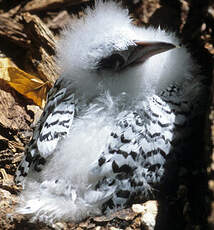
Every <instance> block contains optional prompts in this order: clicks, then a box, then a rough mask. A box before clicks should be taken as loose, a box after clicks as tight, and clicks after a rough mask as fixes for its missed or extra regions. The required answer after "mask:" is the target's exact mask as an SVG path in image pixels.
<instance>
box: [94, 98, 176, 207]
mask: <svg viewBox="0 0 214 230" xmlns="http://www.w3.org/2000/svg"><path fill="white" fill-rule="evenodd" d="M143 103H144V102H143ZM173 122H174V114H173V112H172V111H171V109H170V107H169V106H167V104H166V103H165V102H164V101H162V100H161V99H160V98H158V97H152V98H150V99H149V102H145V103H144V104H143V106H142V109H140V110H139V111H136V112H131V111H130V112H128V113H127V114H124V115H123V116H122V117H121V118H120V119H119V120H118V122H117V124H116V127H115V128H114V130H113V132H112V133H111V137H110V138H109V142H108V143H107V147H106V149H105V150H104V151H103V153H102V154H101V156H100V158H99V159H98V161H97V162H96V163H94V165H93V166H94V167H92V170H91V173H92V175H99V178H98V180H97V181H98V183H97V185H96V189H98V190H101V191H106V190H108V191H109V190H111V191H112V199H110V200H109V201H108V203H106V207H104V209H106V208H107V206H108V207H117V206H118V205H125V202H126V201H127V199H132V196H135V194H136V193H137V192H139V193H140V194H143V195H144V197H147V196H148V195H151V194H150V192H151V188H152V187H153V185H154V184H156V183H158V182H160V178H161V177H162V175H163V173H164V164H165V161H166V156H167V155H168V154H169V152H170V150H171V144H170V141H171V139H172V130H173V128H174V123H173ZM104 206H105V205H104Z"/></svg>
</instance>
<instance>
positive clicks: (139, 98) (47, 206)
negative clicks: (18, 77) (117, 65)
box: [16, 1, 204, 223]
mask: <svg viewBox="0 0 214 230" xmlns="http://www.w3.org/2000/svg"><path fill="white" fill-rule="evenodd" d="M86 14H87V16H86V17H85V18H84V19H80V20H79V21H78V22H77V24H75V25H70V26H69V27H68V28H67V29H66V30H65V31H64V34H63V36H62V39H61V42H60V43H59V45H58V51H57V63H58V64H59V66H60V67H61V76H60V77H59V79H58V80H57V81H56V83H55V85H54V87H53V88H52V89H51V91H50V92H49V94H48V100H47V104H46V107H45V109H44V112H43V114H42V116H41V118H40V121H39V123H38V125H37V127H36V129H35V131H34V135H33V137H32V140H31V141H30V143H29V145H28V146H27V147H26V154H25V156H24V158H23V160H22V162H21V163H20V165H19V167H18V170H17V174H16V182H17V183H22V185H23V187H24V190H23V192H22V193H21V196H20V206H19V208H18V209H17V212H19V213H22V214H30V215H31V219H32V220H33V221H36V220H39V221H43V222H46V223H52V222H55V221H58V220H65V221H80V220H82V219H84V218H86V217H88V216H90V215H100V214H102V213H105V214H108V213H109V212H111V211H115V210H117V209H121V208H124V207H127V206H129V205H130V204H132V203H133V202H137V201H139V200H140V201H144V200H147V199H149V198H151V197H153V196H155V192H156V191H158V189H159V185H161V184H162V183H163V182H164V180H165V179H166V176H167V170H168V164H170V162H171V160H172V159H173V160H175V161H176V159H177V158H178V156H180V155H181V154H182V153H183V151H184V150H185V149H186V148H187V146H188V141H189V139H190V138H191V136H192V135H193V132H194V130H193V121H194V122H195V119H197V117H198V116H200V112H201V109H200V108H201V105H202V104H203V99H202V98H203V91H204V87H203V85H202V84H201V79H202V76H200V75H199V74H198V72H199V71H198V69H199V68H198V66H197V65H196V64H195V63H194V61H193V60H192V58H191V55H190V54H189V53H188V52H187V50H186V48H185V47H181V48H177V49H173V50H169V51H167V52H164V53H160V54H158V55H155V56H152V57H150V58H148V60H146V61H145V62H144V63H143V64H141V65H136V66H130V67H129V66H128V67H127V68H126V69H124V70H122V71H114V70H110V71H108V70H107V71H106V70H102V68H101V69H100V68H97V66H98V65H99V63H100V61H101V60H102V59H103V58H104V59H105V58H106V57H109V56H110V57H111V55H112V53H113V54H114V53H120V52H121V51H122V52H125V54H126V55H128V52H129V47H130V46H131V47H132V49H134V48H135V46H136V45H134V41H136V40H144V41H146V42H148V41H152V42H154V41H162V42H168V43H172V44H175V45H178V44H179V40H178V39H177V38H176V37H175V36H174V34H171V33H168V32H165V31H162V30H160V29H153V28H147V29H145V28H137V27H135V26H134V25H132V24H131V20H130V18H129V16H128V12H127V10H124V9H122V8H121V6H120V5H118V4H116V3H114V2H113V1H112V2H108V3H102V2H101V1H98V2H97V3H96V5H95V10H91V9H87V10H86ZM82 34H87V36H82ZM94 34H95V35H96V36H94ZM123 54H124V53H123ZM172 176H173V174H172Z"/></svg>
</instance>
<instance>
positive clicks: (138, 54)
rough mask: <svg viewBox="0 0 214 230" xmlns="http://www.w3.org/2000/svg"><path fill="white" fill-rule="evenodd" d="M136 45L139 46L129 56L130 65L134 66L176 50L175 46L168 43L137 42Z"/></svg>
mask: <svg viewBox="0 0 214 230" xmlns="http://www.w3.org/2000/svg"><path fill="white" fill-rule="evenodd" d="M135 44H136V45H137V46H136V47H135V49H134V52H133V53H132V54H131V55H130V56H129V63H132V64H135V63H136V64H137V63H141V62H144V61H145V60H146V59H148V58H149V57H151V56H154V55H156V54H159V53H163V52H166V51H168V50H171V49H174V48H176V46H175V45H174V44H171V43H167V42H146V41H135Z"/></svg>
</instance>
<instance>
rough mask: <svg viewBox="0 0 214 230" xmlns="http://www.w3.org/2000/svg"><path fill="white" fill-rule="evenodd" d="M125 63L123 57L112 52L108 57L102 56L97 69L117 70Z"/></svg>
mask: <svg viewBox="0 0 214 230" xmlns="http://www.w3.org/2000/svg"><path fill="white" fill-rule="evenodd" d="M124 64H125V60H124V58H123V57H122V56H121V55H120V54H118V53H115V54H112V55H111V56H109V57H106V58H103V59H102V60H101V61H100V62H99V64H98V69H99V70H101V69H112V70H118V69H120V68H121V67H122V66H123V65H124Z"/></svg>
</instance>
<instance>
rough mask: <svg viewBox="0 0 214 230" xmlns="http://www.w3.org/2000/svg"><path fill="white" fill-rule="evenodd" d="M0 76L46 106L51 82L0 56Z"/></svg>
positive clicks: (20, 91)
mask: <svg viewBox="0 0 214 230" xmlns="http://www.w3.org/2000/svg"><path fill="white" fill-rule="evenodd" d="M0 73H1V75H0V78H1V79H3V80H5V81H7V82H8V84H9V85H10V86H11V87H13V88H14V89H15V90H16V91H17V92H19V93H20V94H22V95H24V96H25V97H27V98H29V99H31V100H33V102H34V103H35V104H36V105H38V106H40V107H41V108H44V105H45V101H46V96H47V92H48V90H49V89H50V88H51V83H50V82H48V81H47V82H43V81H42V80H41V79H39V78H37V77H35V76H33V75H31V74H29V73H26V72H24V71H23V70H21V69H19V68H18V67H16V66H15V65H14V64H13V63H12V62H11V61H10V60H9V59H8V58H0Z"/></svg>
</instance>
